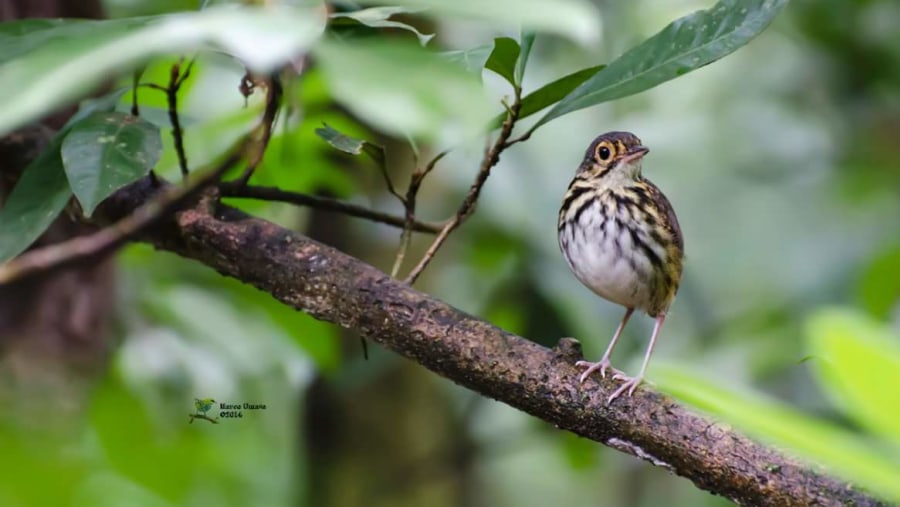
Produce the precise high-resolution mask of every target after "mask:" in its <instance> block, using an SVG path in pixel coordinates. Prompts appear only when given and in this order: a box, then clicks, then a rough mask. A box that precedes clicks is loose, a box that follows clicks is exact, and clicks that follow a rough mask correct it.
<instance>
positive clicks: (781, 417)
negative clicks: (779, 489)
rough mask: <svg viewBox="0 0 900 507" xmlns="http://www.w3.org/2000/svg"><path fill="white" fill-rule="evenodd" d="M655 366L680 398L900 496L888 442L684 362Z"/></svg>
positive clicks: (664, 385)
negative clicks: (725, 382) (711, 376)
mask: <svg viewBox="0 0 900 507" xmlns="http://www.w3.org/2000/svg"><path fill="white" fill-rule="evenodd" d="M652 370H653V380H654V381H655V382H656V383H657V384H658V385H659V387H660V389H661V390H663V391H665V392H667V393H669V394H671V395H673V396H675V397H677V398H678V399H680V400H682V401H684V402H687V403H689V404H691V405H693V406H695V407H697V408H699V409H701V410H704V411H706V412H708V413H711V414H713V415H714V416H716V417H718V418H721V419H724V420H725V422H727V423H728V424H731V425H733V426H735V427H736V428H739V429H741V430H742V431H746V432H747V433H749V434H751V435H753V436H755V437H757V438H760V439H761V440H764V441H766V442H768V443H771V444H774V445H776V446H778V447H783V448H787V449H790V450H791V451H792V452H793V453H796V454H797V455H798V456H799V457H802V458H804V459H806V460H807V461H810V462H813V463H815V464H816V465H820V466H823V467H826V468H828V469H830V470H831V471H832V472H833V473H835V474H837V475H839V476H841V477H843V478H844V479H846V480H848V481H853V482H854V483H856V484H858V485H860V486H862V487H864V488H866V489H869V490H871V491H872V492H873V493H875V494H878V495H880V496H883V497H885V499H887V500H890V501H893V502H898V501H900V481H898V480H897V477H900V462H898V461H897V459H896V456H895V457H894V458H891V456H890V454H889V452H886V449H887V448H888V447H887V446H874V445H870V444H869V442H867V441H865V440H863V439H861V438H859V437H857V436H856V435H854V434H852V433H850V432H849V431H847V430H844V429H843V428H840V427H837V426H836V425H834V424H831V423H829V422H826V421H823V420H818V419H814V418H812V417H810V416H808V415H805V414H803V413H801V412H799V411H798V410H796V409H794V408H792V407H790V406H787V405H784V404H782V403H778V402H776V401H774V400H771V399H769V398H766V397H764V396H762V395H760V394H757V393H752V392H746V391H736V390H733V389H729V388H727V387H725V386H724V385H723V383H722V382H721V380H714V379H709V378H704V377H702V376H700V375H698V374H696V373H694V371H693V370H690V369H688V368H686V367H683V366H678V365H674V364H665V363H662V362H657V363H655V364H654V366H653V368H652ZM882 408H885V407H882ZM888 411H889V410H888ZM760 473H777V471H776V470H771V471H770V470H765V471H762V470H761V471H760Z"/></svg>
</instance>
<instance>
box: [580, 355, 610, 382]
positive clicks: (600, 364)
mask: <svg viewBox="0 0 900 507" xmlns="http://www.w3.org/2000/svg"><path fill="white" fill-rule="evenodd" d="M575 366H576V367H578V368H586V369H585V370H584V372H583V373H582V374H581V376H580V377H578V381H579V382H581V383H584V381H585V380H587V378H588V377H589V376H590V375H591V373H594V372H595V371H597V370H600V376H601V377H603V378H606V370H608V369H611V370H612V371H613V372H614V373H615V375H621V374H622V372H620V371H619V370H617V369H615V368H613V367H612V366H611V365H610V362H609V358H603V359H601V360H599V361H597V362H596V363H592V362H590V361H578V362H577V363H575Z"/></svg>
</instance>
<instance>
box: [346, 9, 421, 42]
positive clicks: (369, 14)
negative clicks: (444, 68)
mask: <svg viewBox="0 0 900 507" xmlns="http://www.w3.org/2000/svg"><path fill="white" fill-rule="evenodd" d="M420 10H421V9H410V8H407V7H371V8H368V9H362V10H358V11H353V12H336V13H333V14H331V15H329V17H330V18H332V19H352V20H354V21H356V22H358V23H361V24H363V25H366V26H371V27H372V28H399V29H401V30H407V31H410V32H412V33H414V34H416V37H417V38H418V39H419V44H421V45H423V46H424V45H426V44H428V41H430V40H431V39H432V38H433V37H434V34H433V33H431V34H423V33H422V32H420V31H419V30H417V29H416V27H414V26H411V25H408V24H406V23H401V22H399V21H391V20H390V19H388V18H390V17H391V16H393V15H394V14H408V13H415V12H419V11H420Z"/></svg>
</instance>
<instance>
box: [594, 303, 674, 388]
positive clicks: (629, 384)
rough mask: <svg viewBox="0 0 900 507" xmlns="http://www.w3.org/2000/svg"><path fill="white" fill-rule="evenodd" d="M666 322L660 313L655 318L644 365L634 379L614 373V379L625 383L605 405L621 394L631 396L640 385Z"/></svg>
mask: <svg viewBox="0 0 900 507" xmlns="http://www.w3.org/2000/svg"><path fill="white" fill-rule="evenodd" d="M665 320H666V314H665V313H660V314H659V315H657V316H656V324H655V325H654V326H653V334H652V335H650V345H648V346H647V353H646V354H644V363H643V364H642V365H641V371H640V373H638V374H637V376H635V377H629V376H627V375H625V374H624V373H616V374H615V375H613V378H614V379H618V380H624V381H625V382H623V383H622V385H621V386H619V388H618V389H616V391H615V392H614V393H612V394H611V395H609V398H607V400H606V404H607V405H609V404H610V403H612V401H613V400H614V399H616V398H618V397H619V396H621V395H622V393H626V392H627V393H628V396H631V394H632V393H634V390H635V389H636V388H637V386H639V385H640V384H641V382H642V381H643V380H644V373H646V372H647V364H648V363H649V362H650V356H651V355H652V354H653V347H654V346H655V345H656V339H657V338H659V330H660V328H662V325H663V322H665Z"/></svg>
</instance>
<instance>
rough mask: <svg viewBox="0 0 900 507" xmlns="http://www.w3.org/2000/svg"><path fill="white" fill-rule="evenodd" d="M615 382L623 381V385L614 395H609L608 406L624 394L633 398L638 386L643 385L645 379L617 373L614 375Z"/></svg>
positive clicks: (639, 376)
mask: <svg viewBox="0 0 900 507" xmlns="http://www.w3.org/2000/svg"><path fill="white" fill-rule="evenodd" d="M613 380H622V381H623V382H622V385H620V386H619V388H618V389H616V390H615V391H614V392H613V393H612V394H610V395H609V398H607V399H606V404H607V405H609V404H610V403H612V402H613V400H615V399H616V398H618V397H619V396H621V395H623V394H627V395H628V396H631V395H632V394H633V393H634V390H635V389H637V386H639V385H641V382H643V381H644V377H643V376H641V375H638V376H636V377H629V376H628V375H625V374H624V373H622V372H617V373H616V374H615V375H613Z"/></svg>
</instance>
